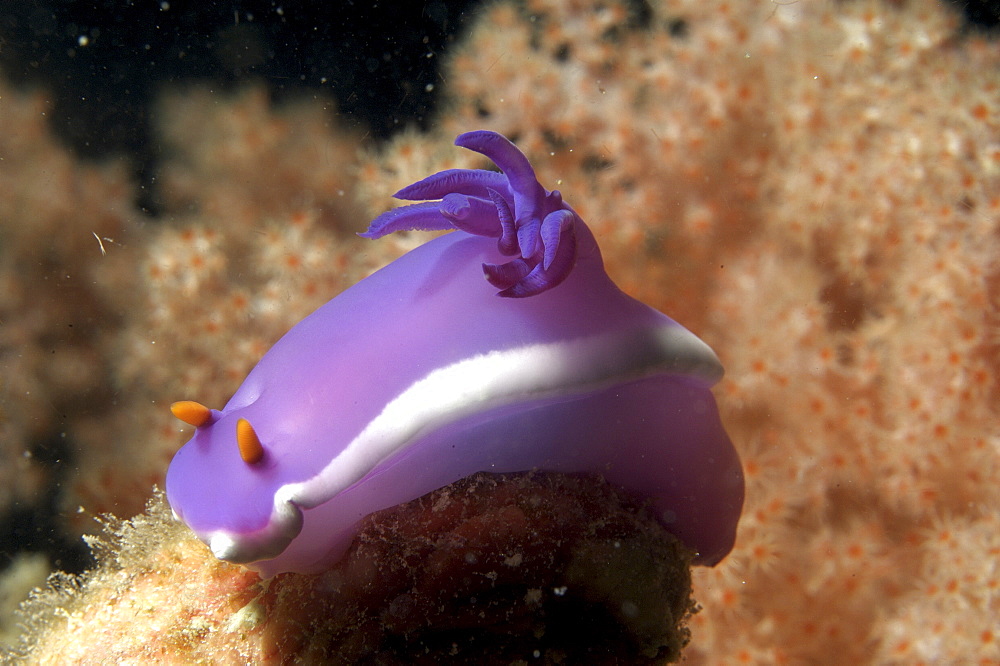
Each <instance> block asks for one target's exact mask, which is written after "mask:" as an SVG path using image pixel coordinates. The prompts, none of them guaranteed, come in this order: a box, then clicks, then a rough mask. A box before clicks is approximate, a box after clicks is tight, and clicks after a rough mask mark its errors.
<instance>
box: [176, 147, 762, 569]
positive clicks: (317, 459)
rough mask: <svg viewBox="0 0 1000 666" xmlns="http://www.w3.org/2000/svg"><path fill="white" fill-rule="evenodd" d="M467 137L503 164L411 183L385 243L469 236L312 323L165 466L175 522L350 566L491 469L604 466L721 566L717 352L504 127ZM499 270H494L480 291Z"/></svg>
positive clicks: (386, 275)
mask: <svg viewBox="0 0 1000 666" xmlns="http://www.w3.org/2000/svg"><path fill="white" fill-rule="evenodd" d="M455 143H456V145H458V146H461V147H464V148H467V149H470V150H473V151H476V152H478V153H481V154H482V155H484V156H486V157H488V158H490V159H491V160H492V161H493V162H494V163H495V164H496V166H497V167H498V168H499V169H500V171H499V172H496V171H489V170H466V169H452V170H447V171H442V172H440V173H437V174H434V175H432V176H429V177H428V178H425V179H424V180H421V181H419V182H417V183H414V184H413V185H410V186H408V187H404V188H403V189H402V190H400V191H399V192H397V193H396V195H395V196H396V198H399V199H404V200H409V201H418V202H421V203H414V204H411V205H407V206H403V207H400V208H396V209H394V210H391V211H390V212H387V213H384V214H382V215H380V216H379V217H378V218H376V219H375V220H374V221H373V222H372V223H371V226H370V227H369V229H368V230H367V232H365V233H363V234H361V235H362V236H365V237H367V238H379V237H381V236H384V235H386V234H389V233H392V232H395V231H400V230H413V229H425V230H445V229H451V230H454V231H452V233H448V234H444V235H441V236H439V237H437V238H435V239H433V240H431V241H429V242H427V243H425V244H423V245H421V246H419V247H417V248H416V249H414V250H412V251H410V252H409V253H407V254H405V255H403V256H402V257H400V258H399V259H397V260H396V261H394V262H392V263H391V264H389V265H388V266H386V267H385V268H383V269H381V270H379V271H377V272H376V273H374V274H372V275H371V276H369V277H368V278H366V279H364V280H362V281H361V282H359V283H358V284H356V285H354V286H353V287H351V288H349V289H347V290H345V291H344V292H343V293H341V294H340V295H338V296H337V297H336V298H334V299H333V300H331V301H330V302H328V303H327V304H326V305H324V306H322V307H320V308H319V309H318V310H316V311H315V312H313V313H312V314H311V315H309V316H308V317H306V318H305V319H304V320H302V321H301V322H300V323H299V324H297V325H296V326H295V327H293V328H292V329H291V330H290V331H289V332H288V333H286V334H285V335H284V336H283V337H282V338H281V339H280V340H279V341H278V342H277V343H276V344H275V345H274V347H272V348H271V349H270V350H269V351H268V352H267V353H266V354H265V355H264V357H263V358H262V359H261V361H260V363H259V364H258V365H257V366H256V367H255V368H254V369H253V370H252V371H251V372H250V374H249V375H248V376H247V378H246V380H245V381H244V383H243V384H242V386H240V388H239V389H238V390H237V391H236V393H235V394H234V395H233V397H232V399H230V401H229V402H228V404H226V406H225V407H224V408H223V409H222V410H215V409H209V408H208V407H205V406H203V405H201V404H199V403H196V402H187V401H185V402H179V403H175V404H174V405H173V406H172V410H173V412H174V414H175V415H176V416H177V417H178V418H180V419H181V420H183V421H185V422H187V423H189V424H191V425H193V426H195V428H196V429H195V433H194V436H193V437H192V438H191V440H190V441H189V442H188V443H187V444H186V445H184V446H183V447H182V448H181V449H180V451H179V452H178V453H177V454H176V456H175V457H174V459H173V461H172V462H171V464H170V468H169V470H168V471H167V478H166V491H167V498H168V500H169V502H170V505H171V507H172V508H173V510H174V512H175V514H176V515H177V516H178V517H179V518H180V519H182V520H183V521H184V522H186V523H187V524H188V525H189V526H190V527H191V529H193V530H194V532H195V533H196V534H197V535H198V537H199V538H200V539H202V540H203V541H204V542H205V543H206V544H208V546H209V547H210V548H211V550H212V552H213V553H214V554H215V555H216V556H217V557H219V558H221V559H223V560H228V561H231V562H239V563H243V564H246V565H248V566H250V567H252V568H253V569H255V570H257V571H259V572H260V573H261V574H262V575H264V576H272V575H274V574H277V573H280V572H285V571H298V572H313V571H318V570H321V569H324V568H326V567H327V566H329V565H330V564H332V563H333V562H335V561H336V560H337V559H338V558H339V557H340V556H341V555H342V554H343V553H344V552H345V551H346V549H347V547H348V546H349V545H350V542H351V540H352V538H353V536H354V535H355V533H356V530H357V524H358V522H359V521H360V520H361V519H362V518H363V517H364V516H366V515H368V514H370V513H372V512H374V511H378V510H380V509H383V508H386V507H390V506H394V505H397V504H400V503H402V502H406V501H409V500H412V499H415V498H417V497H419V496H421V495H424V494H426V493H428V492H430V491H433V490H435V489H437V488H440V487H443V486H445V485H448V484H450V483H453V482H455V481H457V480H458V479H461V478H464V477H466V476H469V475H471V474H473V473H475V472H478V471H487V472H516V471H527V470H533V469H539V470H546V471H552V472H562V473H596V474H600V475H603V476H604V477H605V478H606V479H607V480H608V481H610V482H612V483H615V484H617V485H619V486H622V487H624V488H625V489H626V490H627V491H630V492H632V493H634V494H636V495H638V496H641V497H643V498H646V499H647V500H648V501H649V502H650V504H651V506H652V507H653V508H654V510H655V511H656V512H657V515H658V516H659V517H660V519H661V520H662V522H663V524H664V525H665V526H666V527H667V529H668V530H670V531H671V532H672V533H673V534H674V535H675V536H677V537H678V538H679V539H680V540H681V541H682V542H684V543H685V544H686V545H687V546H689V547H690V548H691V549H693V550H694V551H695V552H696V553H697V555H696V556H695V562H696V563H700V564H707V565H712V564H715V563H717V562H718V561H719V560H720V559H722V558H723V557H724V556H725V555H726V554H727V553H728V552H729V550H730V549H731V548H732V545H733V540H734V538H735V532H736V523H737V520H738V518H739V514H740V511H741V508H742V504H743V475H742V471H741V468H740V463H739V458H738V456H737V454H736V452H735V450H734V449H733V446H732V443H731V442H730V440H729V438H728V436H727V435H726V432H725V430H724V429H723V426H722V423H721V421H720V419H719V414H718V410H717V407H716V404H715V400H714V398H713V396H712V394H711V392H710V390H709V389H710V387H711V386H712V385H713V384H714V383H716V382H717V381H718V380H719V378H720V377H721V376H722V366H721V364H720V362H719V360H718V358H717V357H716V355H715V353H714V352H713V351H712V350H711V348H710V347H709V346H708V345H706V344H705V343H704V342H702V341H701V340H700V339H698V338H697V337H696V336H695V335H694V334H693V333H691V332H690V331H688V330H687V329H685V328H684V327H682V326H681V325H680V324H678V323H677V322H675V321H673V320H672V319H670V318H669V317H667V316H666V315H663V314H661V313H660V312H657V311H656V310H654V309H652V308H650V307H649V306H647V305H644V304H642V303H640V302H638V301H636V300H634V299H633V298H631V297H629V296H627V295H625V294H624V293H623V292H622V291H621V290H619V289H618V288H617V287H616V286H615V284H614V283H613V282H612V281H611V279H610V278H609V277H608V275H607V274H606V273H605V271H604V264H603V261H602V259H601V253H600V250H599V249H598V246H597V242H596V240H595V239H594V236H593V234H592V233H591V231H590V229H589V228H588V227H587V225H586V224H585V223H584V222H583V220H581V219H580V217H579V215H577V213H576V212H575V211H574V210H573V209H572V208H571V207H570V206H569V205H567V204H566V203H565V202H563V200H562V197H561V196H560V194H559V192H558V191H551V192H550V191H548V190H546V189H545V188H544V187H542V185H541V184H539V182H538V180H537V179H536V176H535V172H534V170H533V168H532V166H531V164H530V163H529V162H528V160H527V158H526V157H525V156H524V154H523V153H521V152H520V151H519V150H518V149H517V148H516V147H515V146H514V144H513V143H511V142H510V141H509V140H507V139H506V138H505V137H504V136H502V135H500V134H497V133H495V132H488V131H476V132H468V133H465V134H462V135H460V136H459V137H458V138H457V140H456V141H455ZM484 277H485V279H483V278H484Z"/></svg>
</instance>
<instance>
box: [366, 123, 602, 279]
mask: <svg viewBox="0 0 1000 666" xmlns="http://www.w3.org/2000/svg"><path fill="white" fill-rule="evenodd" d="M455 145H456V146H460V147H462V148H468V149H469V150H473V151H475V152H477V153H480V154H482V155H485V156H486V157H488V158H490V159H491V160H493V162H494V163H495V164H496V165H497V166H498V167H499V168H500V170H501V172H502V173H496V172H494V171H484V170H481V169H449V170H447V171H442V172H440V173H436V174H434V175H433V176H429V177H427V178H424V179H423V180H421V181H419V182H416V183H414V184H412V185H409V186H408V187H404V188H403V189H401V190H400V191H398V192H396V194H395V197H396V198H397V199H404V200H408V201H415V200H419V199H436V200H437V201H429V202H428V201H424V202H421V203H417V204H411V205H408V206H402V207H400V208H396V209H394V210H391V211H388V212H386V213H383V214H382V215H379V216H378V217H377V218H375V220H373V221H372V223H371V225H370V226H369V227H368V230H367V231H365V232H364V233H362V234H361V236H364V237H365V238H380V237H382V236H385V235H386V234H390V233H393V232H396V231H410V230H423V231H440V230H442V229H458V230H461V231H464V232H466V233H469V234H472V235H475V236H486V237H490V238H498V239H499V240H498V242H497V249H498V250H499V251H500V252H501V253H502V254H504V255H506V256H516V255H519V256H517V258H515V259H512V260H511V261H509V262H507V263H504V264H483V273H484V275H485V276H486V279H487V280H488V281H489V283H490V284H492V285H493V286H494V287H496V288H497V289H499V290H500V295H501V296H507V297H515V298H523V297H527V296H534V295H536V294H540V293H542V292H544V291H547V290H549V289H552V288H553V287H555V286H557V285H558V284H560V283H561V282H562V281H563V280H565V279H566V276H567V275H569V272H570V271H571V270H573V266H574V264H575V263H576V238H575V235H576V224H577V223H580V224H582V222H581V221H580V218H579V217H578V216H577V214H576V212H574V211H573V209H572V208H570V207H569V206H567V205H566V204H565V203H563V200H562V196H561V195H560V194H559V192H558V191H552V192H549V191H547V190H546V189H545V188H544V187H542V185H541V184H540V183H539V182H538V179H537V177H536V176H535V170H534V169H533V168H532V166H531V164H530V163H529V162H528V158H527V157H525V155H524V153H522V152H521V151H520V150H518V148H517V146H515V145H514V144H513V143H511V142H510V141H509V140H508V139H507V138H506V137H504V136H502V135H500V134H497V133H496V132H489V131H485V130H481V131H476V132H466V133H465V134H460V135H459V136H458V138H457V139H455Z"/></svg>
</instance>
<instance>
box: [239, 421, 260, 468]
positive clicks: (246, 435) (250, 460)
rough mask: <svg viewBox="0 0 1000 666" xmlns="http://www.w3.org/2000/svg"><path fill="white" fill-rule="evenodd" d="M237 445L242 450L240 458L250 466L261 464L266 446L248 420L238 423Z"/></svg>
mask: <svg viewBox="0 0 1000 666" xmlns="http://www.w3.org/2000/svg"><path fill="white" fill-rule="evenodd" d="M236 444H237V446H239V448H240V458H243V462H245V463H246V464H248V465H254V464H256V463H259V462H260V461H261V459H263V457H264V445H263V444H261V443H260V437H258V436H257V433H256V432H255V431H254V429H253V426H252V425H250V422H249V421H247V420H246V419H240V420H239V421H237V422H236Z"/></svg>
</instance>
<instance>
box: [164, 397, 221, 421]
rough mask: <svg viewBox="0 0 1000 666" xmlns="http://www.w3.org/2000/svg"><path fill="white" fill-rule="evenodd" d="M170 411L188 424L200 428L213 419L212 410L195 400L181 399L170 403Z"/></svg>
mask: <svg viewBox="0 0 1000 666" xmlns="http://www.w3.org/2000/svg"><path fill="white" fill-rule="evenodd" d="M170 412H171V413H172V414H173V415H174V416H176V417H177V418H179V419H180V420H181V421H184V423H187V424H188V425H193V426H194V427H195V428H200V427H201V426H203V425H205V424H206V423H208V422H209V421H210V420H211V419H212V410H211V409H209V408H208V407H206V406H205V405H203V404H201V403H200V402H195V401H194V400H181V401H179V402H175V403H174V404H172V405H170Z"/></svg>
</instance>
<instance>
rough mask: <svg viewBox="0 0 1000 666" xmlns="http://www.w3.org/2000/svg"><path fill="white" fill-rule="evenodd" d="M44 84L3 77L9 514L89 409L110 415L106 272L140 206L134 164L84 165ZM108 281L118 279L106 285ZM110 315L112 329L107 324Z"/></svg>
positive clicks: (32, 498) (3, 369)
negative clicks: (63, 134)
mask: <svg viewBox="0 0 1000 666" xmlns="http://www.w3.org/2000/svg"><path fill="white" fill-rule="evenodd" d="M50 109H51V103H50V102H49V100H48V98H47V96H46V95H45V93H44V92H42V91H28V92H25V91H15V90H13V89H11V88H10V87H8V85H7V84H6V83H5V82H3V81H2V80H0V128H2V129H0V514H2V515H7V512H8V511H12V510H13V509H14V507H23V506H25V505H31V504H33V503H35V502H38V501H39V500H40V498H41V497H43V496H44V494H45V493H46V489H47V487H48V486H50V485H51V484H52V483H54V482H55V481H56V479H57V477H58V476H59V473H58V472H56V471H55V470H54V469H53V466H52V464H51V460H50V461H49V462H47V463H46V462H43V463H39V462H38V460H37V458H36V457H35V455H34V454H36V453H42V454H44V457H46V458H52V459H56V458H63V457H64V456H65V455H66V454H67V453H69V451H67V449H71V448H72V445H67V444H66V437H67V430H68V429H69V428H71V427H72V424H71V423H69V422H70V421H72V419H73V417H74V416H75V415H76V414H77V413H79V411H80V410H81V408H86V409H88V410H90V411H91V412H92V413H93V414H94V415H95V416H102V417H103V416H105V415H106V414H107V413H109V411H110V407H111V404H110V401H109V400H108V398H109V391H108V390H107V384H106V382H105V381H104V378H105V376H106V375H105V373H106V371H107V368H108V365H107V359H106V358H103V357H102V355H101V352H100V349H99V347H100V344H101V335H102V333H103V331H104V328H103V326H104V323H105V322H107V323H108V325H109V327H113V326H114V322H116V321H117V318H118V315H119V312H118V310H117V309H116V308H115V307H114V305H113V304H111V303H109V302H108V301H107V300H106V299H105V297H104V291H103V289H102V286H101V285H100V284H99V278H98V277H97V276H98V273H99V271H100V270H101V269H102V268H103V267H104V266H107V265H112V264H113V265H118V264H119V259H120V254H119V252H118V250H119V249H120V248H121V245H120V244H121V243H122V242H126V241H127V237H128V233H129V230H130V229H131V228H132V225H133V224H134V223H135V219H136V217H137V213H136V211H135V209H134V207H133V205H132V203H131V200H130V197H131V196H132V193H133V187H132V184H131V183H130V182H129V178H128V176H127V173H128V172H127V168H126V165H125V163H124V161H121V160H109V161H107V162H104V163H101V164H94V163H81V162H79V161H76V160H75V159H74V157H73V155H71V154H70V152H69V151H67V150H66V149H65V148H64V147H62V146H61V145H60V144H59V143H58V142H57V141H56V140H55V138H54V137H53V136H52V134H51V132H50V131H49V128H48V114H49V112H50ZM106 286H107V285H106ZM95 322H100V325H95Z"/></svg>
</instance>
